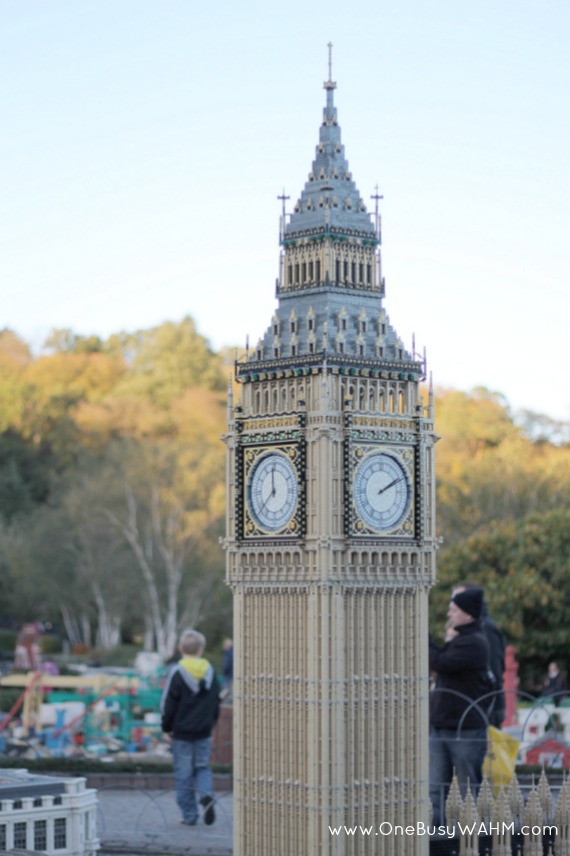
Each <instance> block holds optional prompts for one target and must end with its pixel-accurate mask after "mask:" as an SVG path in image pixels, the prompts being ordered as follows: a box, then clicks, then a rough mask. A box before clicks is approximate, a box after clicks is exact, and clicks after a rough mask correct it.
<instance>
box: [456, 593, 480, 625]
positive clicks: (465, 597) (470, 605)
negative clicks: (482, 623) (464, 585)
mask: <svg viewBox="0 0 570 856" xmlns="http://www.w3.org/2000/svg"><path fill="white" fill-rule="evenodd" d="M451 600H452V601H453V603H454V604H455V605H456V606H458V607H459V609H462V610H463V612H466V613H467V615H471V616H472V617H473V618H481V614H482V612H483V589H482V588H481V586H472V587H471V588H468V589H465V591H460V592H458V593H457V594H454V595H453V597H452V598H451Z"/></svg>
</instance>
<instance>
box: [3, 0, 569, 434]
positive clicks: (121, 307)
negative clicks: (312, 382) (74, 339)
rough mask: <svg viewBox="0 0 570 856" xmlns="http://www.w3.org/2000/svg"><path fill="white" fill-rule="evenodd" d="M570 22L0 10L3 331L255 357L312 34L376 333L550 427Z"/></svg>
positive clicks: (561, 348) (390, 11) (123, 2)
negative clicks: (206, 348)
mask: <svg viewBox="0 0 570 856" xmlns="http://www.w3.org/2000/svg"><path fill="white" fill-rule="evenodd" d="M569 25H570V4H568V3H567V2H566V0H492V2H490V0H480V2H478V3H476V4H474V3H471V2H470V3H467V2H464V0H432V2H430V3H427V2H420V0H401V2H396V0H391V2H383V0H380V2H368V0H364V2H361V3H359V4H352V5H351V4H347V3H340V2H337V0H327V1H326V2H323V0H313V2H312V3H310V4H307V3H306V2H304V3H301V2H298V0H290V2H288V3H286V4H281V3H279V4H277V3H276V4H272V3H270V2H268V0H265V2H257V1H256V0H254V2H247V0H244V2H241V3H235V2H228V0H220V2H218V3H216V4H206V3H203V2H202V3H198V2H194V0H184V2H182V0H153V2H150V0H90V2H87V0H3V2H2V4H0V110H1V115H2V133H1V135H0V186H1V188H2V192H1V195H0V327H3V326H8V327H10V328H12V329H14V330H16V331H17V332H18V333H20V334H21V335H22V336H23V337H24V338H26V339H27V340H29V341H31V342H32V343H33V344H34V345H35V346H39V345H40V344H41V342H42V341H43V339H44V338H45V336H46V335H47V333H48V332H49V330H50V329H51V328H53V327H71V328H72V329H74V330H75V331H76V332H79V333H91V332H94V333H98V334H100V335H103V336H105V335H107V334H109V333H111V332H115V331H118V330H120V329H127V330H135V329H139V328H144V327H150V326H153V325H155V324H158V323H160V322H161V321H163V320H167V319H171V320H178V319H180V318H182V317H183V316H184V315H187V314H189V315H192V316H193V317H194V318H195V319H196V321H197V323H198V326H199V329H200V331H201V332H202V333H203V334H204V335H205V336H206V337H207V338H208V339H209V340H210V342H211V343H212V345H213V346H214V347H216V348H217V347H220V346H221V345H224V344H243V343H244V342H245V338H246V335H249V338H250V341H251V342H252V343H255V341H256V340H257V338H259V337H260V336H261V335H262V334H263V332H264V330H265V328H266V327H267V326H268V324H269V321H270V318H271V315H272V313H273V310H274V306H275V301H274V287H275V277H276V275H277V270H278V255H279V248H278V216H279V211H280V203H279V202H278V201H277V198H276V197H277V196H278V195H279V194H280V193H281V191H282V189H283V188H285V190H286V192H287V193H288V194H289V195H290V196H291V202H290V205H292V204H294V202H295V201H296V199H297V197H298V195H299V193H300V191H301V188H302V186H303V184H304V182H305V180H306V177H307V173H308V171H309V169H310V166H311V162H312V159H313V157H314V151H315V145H316V143H317V140H318V126H319V123H320V119H321V112H322V107H323V104H324V99H325V93H324V91H323V89H322V83H323V81H324V80H325V78H326V76H327V48H326V44H327V42H328V41H329V40H331V41H332V42H333V43H334V46H335V47H334V50H333V78H334V79H335V80H336V81H337V83H338V89H337V90H336V93H335V97H336V104H337V106H338V111H339V121H340V125H341V128H342V132H343V142H344V144H345V146H346V152H347V156H348V159H349V162H350V165H351V169H352V171H353V174H354V177H355V180H356V183H357V185H358V187H359V189H360V191H361V193H362V195H363V197H364V198H365V199H367V198H368V197H369V195H370V194H371V193H373V190H374V186H375V185H376V184H378V185H379V187H380V192H381V193H383V195H384V200H383V201H382V203H381V211H382V221H383V268H384V274H385V276H386V284H387V296H386V301H385V306H386V308H387V311H388V313H389V314H390V317H391V320H392V323H393V324H394V326H395V327H396V329H397V330H398V332H399V333H400V335H401V336H402V337H403V339H404V341H405V342H407V343H411V337H412V334H413V333H415V336H416V342H417V344H418V345H419V346H420V347H423V346H424V345H425V346H426V348H427V356H428V365H429V368H430V369H431V370H432V371H433V376H434V380H435V382H436V383H437V384H439V385H441V386H451V387H456V388H461V389H469V388H471V387H473V386H475V385H478V384H481V385H484V386H487V387H489V388H491V389H494V390H497V391H500V392H502V393H504V394H505V395H506V397H507V399H508V401H509V402H510V403H511V405H512V406H513V407H514V408H522V407H525V408H529V409H533V410H536V411H539V412H544V413H547V414H549V415H551V416H554V417H557V418H563V419H570V391H569V388H568V386H569V385H568V380H567V369H566V363H567V353H568V352H569V350H570V346H569V344H568V340H569V336H568V324H569V320H570V296H569V295H570V288H569V283H568V271H569V270H570V240H569V239H568V226H569V223H570V216H569V215H570V170H569V168H568V153H569V152H570V110H569V96H568V92H569V86H568V84H569V81H570V74H569V72H570V68H569V66H570V59H569V51H568V47H567V46H568V43H569V37H570V26H569ZM372 206H373V203H370V207H371V208H372Z"/></svg>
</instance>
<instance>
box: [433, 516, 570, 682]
mask: <svg viewBox="0 0 570 856" xmlns="http://www.w3.org/2000/svg"><path fill="white" fill-rule="evenodd" d="M569 577H570V511H568V510H567V509H556V510H554V511H550V512H546V513H544V514H541V513H533V514H530V515H528V516H527V517H524V518H522V519H521V520H517V521H514V522H505V523H496V524H494V525H493V526H491V527H489V528H488V530H486V531H485V532H481V533H478V534H476V535H473V536H472V537H470V538H468V539H467V540H466V541H464V542H462V543H461V544H457V545H455V546H454V547H451V548H450V549H448V550H446V551H444V552H443V553H442V555H441V558H440V561H439V563H438V578H439V584H438V586H437V588H436V589H435V590H434V592H433V594H432V599H431V612H432V615H431V617H432V626H433V627H434V628H436V627H441V628H443V625H444V623H445V615H446V611H447V604H448V601H449V593H450V590H451V588H452V586H453V585H454V584H455V583H457V582H459V581H460V580H469V581H476V582H477V583H480V584H481V585H482V586H484V588H485V593H486V598H487V601H488V603H489V605H490V611H491V614H492V617H493V618H494V619H495V621H496V622H497V624H498V625H499V626H500V628H501V629H502V631H503V633H504V634H505V637H506V639H507V641H508V642H510V643H512V644H514V645H515V647H516V649H517V652H518V659H519V662H520V665H521V671H520V676H521V680H522V687H521V688H523V689H531V688H532V686H533V685H534V684H535V683H536V682H537V680H538V679H539V678H540V676H541V675H542V674H543V673H544V672H545V671H546V666H547V664H548V663H549V662H550V661H551V660H556V662H558V663H559V664H560V665H561V667H563V668H564V669H565V670H568V668H569V667H570V653H569V652H570V646H569V642H570V604H569V603H568V599H567V597H566V591H567V581H568V578H569Z"/></svg>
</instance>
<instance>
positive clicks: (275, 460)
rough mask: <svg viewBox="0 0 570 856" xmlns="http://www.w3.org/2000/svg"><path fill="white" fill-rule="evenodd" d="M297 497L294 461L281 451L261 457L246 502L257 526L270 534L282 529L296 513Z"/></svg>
mask: <svg viewBox="0 0 570 856" xmlns="http://www.w3.org/2000/svg"><path fill="white" fill-rule="evenodd" d="M298 496H299V484H298V482H297V473H296V471H295V467H294V465H293V464H292V463H291V461H290V460H289V459H288V458H287V457H286V456H285V455H282V454H280V453H279V452H270V453H268V454H266V455H262V457H260V458H259V460H258V461H257V462H256V464H255V466H254V467H253V469H252V471H251V474H250V477H249V482H248V485H247V501H248V505H249V509H250V512H251V516H252V517H253V519H254V520H255V522H256V523H257V525H258V526H260V527H261V528H262V529H265V530H266V531H267V532H277V531H278V530H279V529H283V527H284V526H286V525H287V524H288V523H289V521H290V520H291V518H292V517H293V515H294V513H295V508H296V506H297V499H298Z"/></svg>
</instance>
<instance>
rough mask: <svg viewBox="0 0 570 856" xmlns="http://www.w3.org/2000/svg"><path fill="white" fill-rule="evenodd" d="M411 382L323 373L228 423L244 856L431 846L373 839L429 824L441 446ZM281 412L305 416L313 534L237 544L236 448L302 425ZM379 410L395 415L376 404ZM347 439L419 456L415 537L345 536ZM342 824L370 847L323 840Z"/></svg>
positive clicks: (271, 393)
mask: <svg viewBox="0 0 570 856" xmlns="http://www.w3.org/2000/svg"><path fill="white" fill-rule="evenodd" d="M401 387H402V388H401V390H398V392H401V395H400V396H398V395H394V396H390V394H389V390H388V389H387V386H386V381H383V380H381V379H378V380H376V381H372V380H368V379H367V380H363V381H360V380H358V379H356V380H353V379H349V378H346V377H345V376H343V375H341V374H340V373H339V372H337V371H334V370H330V371H329V372H327V370H326V368H322V370H321V371H316V372H314V373H313V374H311V375H310V376H308V377H306V378H303V379H295V380H294V381H291V380H289V379H283V380H281V381H273V382H272V383H271V385H270V384H268V383H263V382H261V383H251V384H246V385H244V387H243V394H242V399H241V402H240V408H239V410H238V412H237V414H232V417H231V419H230V425H229V433H228V438H227V440H228V458H229V460H228V473H229V478H228V491H229V503H228V508H229V515H228V539H227V548H228V583H229V585H230V586H231V587H232V589H233V591H234V598H235V599H234V615H235V625H234V637H235V640H236V645H235V649H236V662H235V667H234V669H235V671H234V704H235V737H234V796H235V818H236V832H235V851H234V852H235V854H236V856H262V854H263V856H265V854H269V853H276V854H283V856H293V854H294V856H300V854H307V856H312V854H317V853H318V854H331V856H332V854H336V856H341V854H342V856H344V854H346V855H347V856H348V854H351V856H365V854H368V853H370V854H372V853H374V854H378V853H382V854H392V853H393V854H396V853H397V854H398V856H401V854H420V853H424V852H425V849H426V847H427V840H426V839H425V837H423V838H422V837H421V836H409V835H400V836H395V835H381V834H379V835H376V834H375V833H376V832H377V831H378V830H379V827H380V824H388V823H389V824H393V825H396V824H399V825H402V826H403V827H406V826H409V825H412V824H416V823H417V822H418V821H424V822H427V821H428V817H429V809H428V797H427V778H428V776H427V728H428V724H427V694H428V667H427V592H428V589H429V586H430V585H431V583H432V581H433V577H434V572H435V569H434V540H435V533H434V531H433V499H434V490H435V485H434V478H433V443H434V436H433V424H432V422H431V421H430V419H429V412H426V411H425V410H424V408H423V406H422V405H421V404H418V402H419V401H420V399H419V390H418V387H417V384H415V383H407V384H402V385H401ZM276 402H277V403H279V404H282V405H285V406H284V410H285V409H286V410H289V409H290V412H291V413H292V414H294V413H299V412H300V411H302V413H303V426H304V427H303V430H302V435H303V436H302V439H303V442H304V443H305V444H306V463H305V475H306V512H305V513H306V532H305V536H304V538H303V539H302V540H298V541H287V540H286V539H282V540H281V541H279V539H278V538H277V539H275V543H263V542H262V541H256V540H255V539H253V540H251V541H250V540H247V539H244V540H241V541H240V540H239V539H238V538H237V535H238V533H239V528H240V527H239V525H238V520H237V516H238V515H239V513H240V511H239V510H238V511H236V509H239V508H240V503H239V501H238V493H239V491H243V490H244V484H239V483H238V479H237V477H236V473H237V472H238V471H239V467H238V465H237V464H238V458H239V455H240V454H241V449H240V447H243V445H244V444H247V442H248V436H251V437H253V436H254V437H255V439H256V442H259V441H260V440H261V441H262V440H263V438H264V437H269V436H275V432H276V431H277V432H279V428H280V427H281V429H282V430H283V431H285V432H286V431H287V430H290V428H291V425H292V424H293V422H294V420H293V419H292V418H291V416H287V413H284V412H283V410H281V411H280V410H279V409H276V410H275V411H274V410H272V407H273V406H274V404H275V403H276ZM398 402H400V405H399V406H398ZM358 403H360V404H362V405H363V409H362V410H360V409H358V408H357V405H358ZM380 403H384V404H385V406H386V408H387V409H386V410H385V411H378V410H376V409H373V408H376V407H378V405H379V404H380ZM369 404H372V407H370V408H369V406H368V405H369ZM418 407H419V415H418V409H417V408H418ZM388 408H389V409H388ZM235 417H237V421H236V418H235ZM380 429H381V430H380ZM355 432H356V434H355ZM353 434H355V435H356V436H357V437H361V436H366V437H371V438H372V440H375V441H378V438H379V437H380V435H381V436H382V438H383V439H382V441H381V442H383V443H384V444H390V443H391V444H396V445H397V444H398V443H402V442H404V440H405V442H406V443H407V444H408V445H409V447H410V448H411V449H412V450H413V451H414V455H415V460H416V465H417V469H416V471H415V479H416V484H415V490H416V491H421V494H422V501H421V503H418V502H416V506H417V514H418V515H419V514H421V516H422V520H423V521H424V528H423V530H422V532H423V534H422V538H421V539H418V538H413V539H407V540H404V539H400V540H398V539H393V541H392V543H384V542H381V541H379V539H374V538H370V539H364V540H362V539H360V540H359V539H358V538H352V539H351V538H348V537H347V535H348V533H347V525H348V524H347V521H348V518H347V502H349V501H350V500H349V498H348V496H349V491H350V484H348V482H347V480H348V478H349V473H348V471H347V455H346V449H347V444H348V443H349V442H350V438H351V436H352V435H353ZM402 438H404V439H402ZM357 442H359V441H357ZM416 499H418V498H416ZM344 826H347V827H355V826H362V827H363V828H369V827H374V829H373V831H372V834H371V835H369V836H366V835H361V834H357V835H355V836H351V835H346V834H345V833H344V832H342V833H341V834H340V835H334V834H331V832H330V829H329V827H335V828H338V827H344ZM383 829H384V830H386V829H387V827H386V826H384V827H383Z"/></svg>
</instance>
